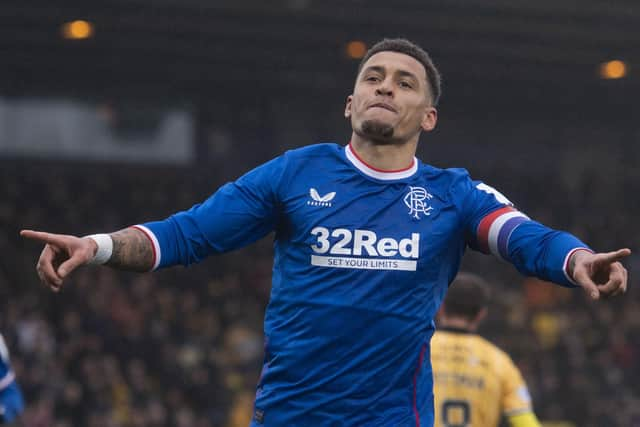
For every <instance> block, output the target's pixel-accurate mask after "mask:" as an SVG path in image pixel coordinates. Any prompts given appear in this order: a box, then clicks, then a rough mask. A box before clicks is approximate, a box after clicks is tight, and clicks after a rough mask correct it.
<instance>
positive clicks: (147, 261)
mask: <svg viewBox="0 0 640 427" xmlns="http://www.w3.org/2000/svg"><path fill="white" fill-rule="evenodd" d="M111 239H112V240H113V253H112V254H111V258H109V261H107V265H108V266H111V267H114V268H117V269H118V270H127V271H140V272H144V271H149V270H151V268H152V267H153V263H154V255H153V247H152V244H151V242H150V241H149V238H148V237H147V236H145V235H144V233H143V232H142V231H140V230H136V229H135V228H125V229H123V230H120V231H116V232H115V233H111Z"/></svg>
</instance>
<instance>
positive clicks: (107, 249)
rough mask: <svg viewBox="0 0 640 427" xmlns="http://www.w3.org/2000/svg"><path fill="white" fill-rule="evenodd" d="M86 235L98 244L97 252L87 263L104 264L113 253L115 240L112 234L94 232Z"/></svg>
mask: <svg viewBox="0 0 640 427" xmlns="http://www.w3.org/2000/svg"><path fill="white" fill-rule="evenodd" d="M85 237H88V238H89V239H92V240H93V241H94V242H96V244H97V245H98V250H97V251H96V254H95V255H94V256H93V258H92V259H91V260H90V261H89V262H88V263H87V264H92V265H102V264H104V263H106V262H107V261H109V259H110V258H111V254H112V253H113V240H112V239H111V236H109V235H108V234H92V235H90V236H85Z"/></svg>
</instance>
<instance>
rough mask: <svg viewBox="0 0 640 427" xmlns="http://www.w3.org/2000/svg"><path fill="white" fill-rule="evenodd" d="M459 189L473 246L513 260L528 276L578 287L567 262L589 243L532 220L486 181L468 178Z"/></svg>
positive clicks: (468, 233) (468, 234)
mask: <svg viewBox="0 0 640 427" xmlns="http://www.w3.org/2000/svg"><path fill="white" fill-rule="evenodd" d="M458 191H460V192H461V194H460V196H461V197H462V200H463V202H462V212H463V221H464V224H465V227H466V234H467V242H468V244H469V246H471V247H472V248H473V249H476V250H479V251H481V252H484V253H487V254H488V253H491V254H493V255H495V256H497V257H498V258H500V259H503V260H505V261H507V262H510V263H512V264H513V265H514V266H515V267H516V269H517V270H518V271H519V272H520V273H522V274H524V275H527V276H537V277H539V278H541V279H543V280H548V281H551V282H554V283H557V284H559V285H562V286H569V287H571V286H575V283H574V282H573V280H572V279H571V278H570V277H569V275H568V274H567V261H568V260H569V258H570V256H571V254H572V253H573V252H574V251H575V250H577V249H589V247H588V246H587V245H586V244H584V243H583V242H581V241H580V240H579V239H578V238H577V237H575V236H573V235H571V234H569V233H566V232H563V231H557V230H553V229H550V228H548V227H546V226H544V225H542V224H540V223H538V222H536V221H532V220H531V219H529V217H527V216H526V215H525V214H523V213H522V212H520V211H518V210H517V209H515V208H514V207H513V204H512V203H511V202H510V201H509V200H508V199H507V198H506V197H505V196H504V195H502V194H501V193H500V192H499V191H497V190H496V189H494V188H493V187H490V186H488V185H486V184H484V183H480V182H477V181H471V180H470V179H468V178H467V179H465V180H463V182H462V183H460V187H459V189H458Z"/></svg>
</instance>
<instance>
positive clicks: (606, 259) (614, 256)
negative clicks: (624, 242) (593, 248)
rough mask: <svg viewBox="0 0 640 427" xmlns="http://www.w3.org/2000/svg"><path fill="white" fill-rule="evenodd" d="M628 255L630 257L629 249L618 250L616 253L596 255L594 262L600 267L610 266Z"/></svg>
mask: <svg viewBox="0 0 640 427" xmlns="http://www.w3.org/2000/svg"><path fill="white" fill-rule="evenodd" d="M629 255H631V249H628V248H624V249H618V250H617V251H613V252H605V253H602V254H596V259H595V261H594V262H595V263H597V264H601V265H602V264H611V263H614V262H616V261H620V260H621V259H623V258H626V257H628V256H629Z"/></svg>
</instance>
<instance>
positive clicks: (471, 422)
mask: <svg viewBox="0 0 640 427" xmlns="http://www.w3.org/2000/svg"><path fill="white" fill-rule="evenodd" d="M487 300H488V288H487V286H486V284H485V282H484V281H483V280H482V279H481V278H480V277H478V276H476V275H472V274H469V273H460V274H458V276H457V277H456V279H455V280H454V282H453V283H452V284H451V287H450V289H449V291H448V294H447V296H446V298H445V300H444V303H443V304H442V308H441V310H440V313H439V315H438V328H437V330H436V333H435V334H434V336H433V339H432V341H431V362H432V364H433V378H434V387H435V388H434V391H435V393H434V394H435V415H436V417H435V427H497V426H498V425H499V423H500V420H501V417H502V416H505V417H506V418H507V420H508V421H509V425H510V426H511V427H540V423H539V422H538V420H537V418H536V416H535V415H534V413H533V410H532V407H531V398H530V397H529V392H528V390H527V385H526V384H525V382H524V380H523V378H522V375H521V374H520V371H519V370H518V368H517V367H516V366H515V364H514V363H513V360H511V357H509V355H508V354H506V353H505V352H504V351H502V350H500V349H499V348H498V347H496V346H495V345H493V344H491V343H490V342H489V341H487V340H486V339H484V338H482V337H481V336H479V335H477V334H476V333H475V332H476V330H477V329H478V325H479V324H480V322H481V321H482V320H483V319H484V317H485V316H486V314H487V307H486V305H487Z"/></svg>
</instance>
